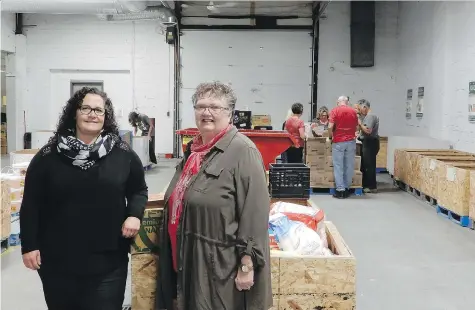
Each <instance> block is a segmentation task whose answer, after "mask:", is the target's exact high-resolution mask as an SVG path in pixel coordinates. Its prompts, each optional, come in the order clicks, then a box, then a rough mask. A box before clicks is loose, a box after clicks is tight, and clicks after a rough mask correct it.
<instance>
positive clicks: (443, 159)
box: [394, 149, 475, 226]
mask: <svg viewBox="0 0 475 310" xmlns="http://www.w3.org/2000/svg"><path fill="white" fill-rule="evenodd" d="M394 154H395V156H394V157H395V163H394V178H395V179H396V180H398V181H401V182H403V183H405V184H407V186H409V187H412V188H413V189H415V190H417V191H419V192H420V193H421V194H422V195H425V196H428V197H430V198H433V199H435V200H436V202H437V205H438V207H439V208H442V209H444V210H447V213H449V212H450V213H451V214H452V213H453V214H452V215H451V217H456V220H457V221H459V222H460V223H461V224H462V225H463V226H466V225H468V223H467V221H466V219H468V216H469V213H470V212H469V211H470V209H471V208H470V206H471V205H473V204H474V203H475V202H474V201H473V198H471V197H472V196H471V192H472V191H475V190H473V189H472V188H473V186H474V184H473V182H471V178H473V176H472V174H473V172H474V171H475V155H474V154H471V153H466V152H460V151H456V150H415V149H397V150H396V151H395V153H394ZM474 211H475V210H474ZM474 213H475V212H474ZM470 216H471V217H475V214H471V215H470Z"/></svg>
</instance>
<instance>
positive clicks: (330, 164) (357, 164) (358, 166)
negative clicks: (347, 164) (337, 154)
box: [326, 156, 361, 170]
mask: <svg viewBox="0 0 475 310" xmlns="http://www.w3.org/2000/svg"><path fill="white" fill-rule="evenodd" d="M326 165H327V166H328V167H333V158H332V156H327V157H326ZM354 169H355V170H361V156H355V168H354Z"/></svg>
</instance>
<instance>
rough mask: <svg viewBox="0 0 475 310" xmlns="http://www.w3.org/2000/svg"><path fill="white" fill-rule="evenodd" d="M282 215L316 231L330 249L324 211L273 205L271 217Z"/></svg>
mask: <svg viewBox="0 0 475 310" xmlns="http://www.w3.org/2000/svg"><path fill="white" fill-rule="evenodd" d="M277 213H282V214H284V215H285V216H287V217H288V218H289V220H291V221H297V222H301V223H303V224H305V225H306V226H307V227H308V228H310V229H312V230H314V231H316V232H317V233H318V235H319V236H320V239H321V240H322V243H323V246H324V247H328V241H327V233H326V227H325V214H324V212H323V210H321V209H318V208H312V207H309V206H303V205H299V204H295V203H289V202H284V201H277V202H275V203H273V204H272V205H271V210H270V213H269V214H270V215H273V214H277Z"/></svg>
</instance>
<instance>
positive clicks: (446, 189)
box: [437, 161, 475, 216]
mask: <svg viewBox="0 0 475 310" xmlns="http://www.w3.org/2000/svg"><path fill="white" fill-rule="evenodd" d="M437 171H438V178H437V180H438V193H437V194H438V197H437V203H438V204H439V205H440V206H441V207H443V208H445V209H448V210H450V211H452V212H454V213H456V214H457V215H460V216H468V214H469V209H470V172H471V171H475V161H472V162H471V163H465V164H462V163H450V162H443V163H441V164H440V167H439V169H437Z"/></svg>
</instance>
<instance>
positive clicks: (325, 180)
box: [310, 170, 363, 188]
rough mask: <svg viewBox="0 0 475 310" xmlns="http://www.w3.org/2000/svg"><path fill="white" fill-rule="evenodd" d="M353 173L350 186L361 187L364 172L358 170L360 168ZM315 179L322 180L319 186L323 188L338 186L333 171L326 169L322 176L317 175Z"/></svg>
mask: <svg viewBox="0 0 475 310" xmlns="http://www.w3.org/2000/svg"><path fill="white" fill-rule="evenodd" d="M353 173H354V174H353V178H352V181H351V185H350V186H353V187H361V185H362V184H363V174H362V173H361V171H358V170H354V171H353ZM310 180H312V176H310ZM314 180H315V181H320V182H321V183H320V184H318V185H319V186H318V187H321V188H327V187H328V188H334V187H335V186H336V185H335V175H334V174H333V171H324V172H323V173H321V176H319V177H317V176H315V177H314ZM315 183H317V182H315ZM324 185H325V186H324ZM327 185H328V186H327ZM313 187H316V186H313Z"/></svg>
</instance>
